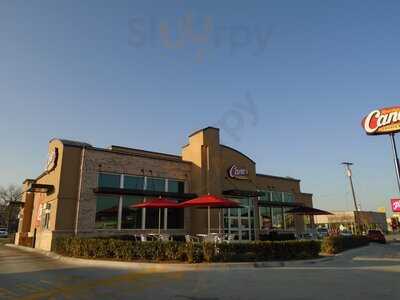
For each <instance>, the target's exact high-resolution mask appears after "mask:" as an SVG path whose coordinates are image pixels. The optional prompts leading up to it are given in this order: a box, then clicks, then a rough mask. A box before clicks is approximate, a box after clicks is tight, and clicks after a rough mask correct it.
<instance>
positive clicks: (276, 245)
mask: <svg viewBox="0 0 400 300" xmlns="http://www.w3.org/2000/svg"><path fill="white" fill-rule="evenodd" d="M320 247H321V245H320V242H318V241H282V242H271V241H267V242H263V241H256V242H249V243H221V244H214V243H185V242H176V241H173V242H172V241H171V242H159V241H155V242H136V241H132V240H130V239H114V238H108V239H106V238H76V237H64V238H57V239H56V240H55V243H54V248H53V250H54V251H55V252H57V253H59V254H61V255H65V256H73V257H83V258H100V259H116V260H125V261H131V260H137V261H186V262H188V263H199V262H215V261H220V262H229V261H237V262H238V261H266V260H290V259H305V258H315V257H318V253H319V252H320Z"/></svg>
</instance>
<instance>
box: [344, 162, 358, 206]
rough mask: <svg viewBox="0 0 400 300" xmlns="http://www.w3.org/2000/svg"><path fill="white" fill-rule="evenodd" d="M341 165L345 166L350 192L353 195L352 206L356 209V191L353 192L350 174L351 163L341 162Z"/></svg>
mask: <svg viewBox="0 0 400 300" xmlns="http://www.w3.org/2000/svg"><path fill="white" fill-rule="evenodd" d="M342 165H345V167H346V171H347V176H348V177H349V181H350V187H351V193H352V195H353V202H354V208H355V209H356V211H358V206H357V201H356V193H355V192H354V185H353V179H352V174H351V169H350V166H352V165H353V163H351V162H342Z"/></svg>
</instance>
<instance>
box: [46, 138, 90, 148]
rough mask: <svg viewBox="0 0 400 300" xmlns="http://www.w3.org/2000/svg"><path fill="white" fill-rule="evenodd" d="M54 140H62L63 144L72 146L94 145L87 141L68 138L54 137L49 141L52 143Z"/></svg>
mask: <svg viewBox="0 0 400 300" xmlns="http://www.w3.org/2000/svg"><path fill="white" fill-rule="evenodd" d="M54 140H57V141H60V142H61V143H62V144H63V145H65V146H70V147H79V148H84V147H85V148H86V147H92V145H90V144H88V143H85V142H79V141H73V140H66V139H59V138H53V139H51V140H50V141H49V143H51V142H52V141H54Z"/></svg>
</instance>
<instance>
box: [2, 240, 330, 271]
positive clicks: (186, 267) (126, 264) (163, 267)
mask: <svg viewBox="0 0 400 300" xmlns="http://www.w3.org/2000/svg"><path fill="white" fill-rule="evenodd" d="M6 246H7V247H10V248H15V249H18V250H22V251H26V252H31V253H36V254H41V255H43V256H47V257H50V258H53V259H55V260H59V261H62V262H65V263H68V264H74V265H79V266H82V265H85V266H88V267H101V268H117V269H131V270H141V271H143V270H151V271H157V272H179V271H194V270H213V269H251V268H279V267H292V266H310V265H314V264H317V263H321V262H327V261H330V260H332V259H333V258H334V257H335V256H325V257H320V258H316V259H306V260H289V261H260V262H229V263H225V262H220V263H197V264H189V263H168V262H165V263H149V262H134V261H115V260H100V259H85V258H75V257H67V256H62V255H60V254H57V253H54V252H49V251H45V250H40V249H34V248H29V247H23V246H17V245H14V244H7V245H6Z"/></svg>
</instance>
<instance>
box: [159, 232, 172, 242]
mask: <svg viewBox="0 0 400 300" xmlns="http://www.w3.org/2000/svg"><path fill="white" fill-rule="evenodd" d="M159 239H160V241H161V242H169V241H170V240H171V237H170V235H168V234H160V236H159Z"/></svg>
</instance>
